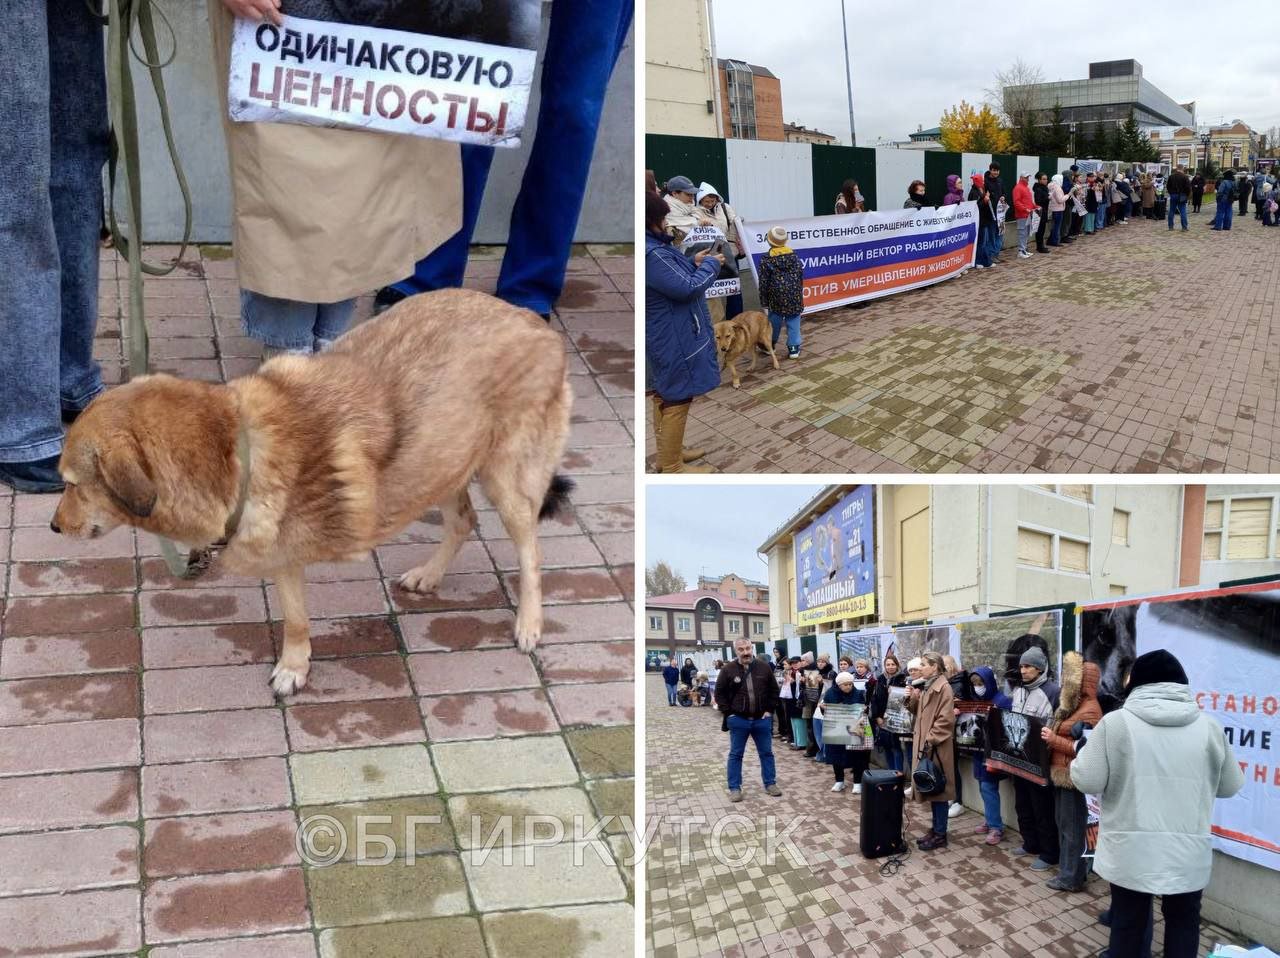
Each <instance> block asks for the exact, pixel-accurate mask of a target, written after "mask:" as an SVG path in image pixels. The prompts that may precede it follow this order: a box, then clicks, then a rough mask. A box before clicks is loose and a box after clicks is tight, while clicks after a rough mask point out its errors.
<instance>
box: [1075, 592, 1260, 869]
mask: <svg viewBox="0 0 1280 958" xmlns="http://www.w3.org/2000/svg"><path fill="white" fill-rule="evenodd" d="M1080 630H1081V637H1082V640H1083V649H1082V650H1083V653H1084V657H1085V660H1086V661H1089V662H1096V663H1097V665H1098V668H1099V671H1100V672H1101V673H1102V678H1101V681H1100V683H1099V692H1098V699H1099V701H1100V702H1101V704H1102V708H1103V711H1104V712H1106V711H1111V710H1114V709H1116V708H1119V707H1120V706H1121V704H1122V702H1123V683H1124V677H1125V674H1126V673H1127V672H1128V670H1129V668H1130V666H1132V664H1133V661H1134V659H1135V658H1137V657H1138V656H1139V655H1142V654H1144V653H1146V652H1150V651H1153V650H1155V649H1167V650H1168V651H1169V652H1171V653H1173V655H1174V656H1175V657H1176V658H1177V659H1178V661H1179V662H1181V663H1182V667H1183V669H1184V670H1185V671H1186V673H1187V678H1188V679H1189V681H1190V685H1191V694H1192V696H1193V697H1194V698H1195V702H1196V704H1197V705H1198V706H1199V707H1200V709H1201V711H1203V712H1205V713H1206V714H1208V715H1210V716H1212V717H1213V718H1214V719H1216V720H1217V721H1218V722H1219V724H1221V725H1222V728H1223V733H1224V734H1225V736H1226V739H1227V741H1228V742H1229V743H1231V747H1232V749H1233V750H1234V751H1235V757H1236V759H1237V760H1238V761H1239V762H1240V764H1241V767H1242V769H1243V771H1244V778H1245V784H1244V788H1243V789H1242V790H1241V791H1240V792H1239V794H1237V795H1235V796H1233V797H1232V798H1230V799H1225V800H1219V801H1216V802H1214V804H1213V818H1212V830H1213V847H1214V848H1215V849H1217V850H1218V851H1221V852H1223V853H1225V854H1227V855H1231V856H1233V857H1235V858H1243V859H1245V860H1246V861H1251V862H1254V863H1256V864H1258V865H1262V866H1264V867H1266V868H1270V869H1272V870H1277V871H1280V757H1277V742H1276V736H1275V729H1276V716H1277V714H1280V583H1276V582H1264V583H1257V584H1252V585H1244V586H1235V587H1230V588H1225V589H1213V590H1207V591H1203V592H1191V593H1180V594H1174V595H1168V596H1161V597H1156V598H1148V599H1137V600H1130V601H1128V602H1116V603H1097V604H1092V605H1087V606H1084V607H1083V608H1082V609H1081V611H1080Z"/></svg>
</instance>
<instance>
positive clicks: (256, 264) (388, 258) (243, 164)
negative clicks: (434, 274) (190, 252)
mask: <svg viewBox="0 0 1280 958" xmlns="http://www.w3.org/2000/svg"><path fill="white" fill-rule="evenodd" d="M232 22H233V21H232V17H231V13H230V11H228V10H227V9H226V7H224V6H223V5H222V3H221V2H219V0H209V30H210V33H211V34H212V36H213V55H214V65H215V69H216V76H217V81H216V83H217V87H218V99H219V101H220V102H221V105H222V117H223V125H224V128H225V130H226V136H227V153H228V158H229V161H230V165H231V185H232V195H233V199H232V203H233V240H234V243H235V252H236V264H237V269H238V270H239V279H240V286H241V287H242V288H244V289H250V290H253V291H254V292H257V293H262V294H264V295H266V296H275V297H279V298H281V299H292V300H297V301H299V302H304V303H333V302H338V301H339V300H343V299H350V298H351V297H354V296H358V295H360V294H361V293H366V292H369V291H370V290H373V289H377V288H378V287H380V286H385V285H387V284H388V283H393V282H395V281H396V280H400V279H404V278H405V277H406V276H409V275H410V274H411V273H412V272H413V268H414V264H415V263H416V262H417V261H418V260H420V259H422V258H423V257H424V256H426V255H427V254H428V253H430V252H431V251H432V250H433V249H435V248H436V247H437V246H439V245H440V244H441V243H443V242H444V241H445V240H447V239H448V238H449V237H450V236H452V235H453V234H454V233H456V232H457V231H458V229H459V228H460V227H461V225H462V165H461V160H460V158H459V157H460V155H459V148H458V144H456V143H450V142H446V141H444V140H433V139H426V138H424V137H417V136H399V135H394V134H389V133H371V132H367V131H363V130H338V129H326V128H324V127H314V126H299V125H296V124H290V123H233V122H231V120H230V119H229V117H228V114H227V77H228V75H229V71H230V61H231V26H232Z"/></svg>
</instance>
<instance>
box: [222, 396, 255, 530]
mask: <svg viewBox="0 0 1280 958" xmlns="http://www.w3.org/2000/svg"><path fill="white" fill-rule="evenodd" d="M236 456H237V457H239V459H240V494H239V496H237V497H236V507H235V508H234V509H232V510H231V515H230V516H228V517H227V524H226V527H225V528H224V529H223V536H222V538H223V539H224V540H230V538H231V537H232V536H233V535H235V534H236V530H237V529H239V528H240V517H241V516H243V515H244V506H245V503H246V502H248V500H249V428H248V427H247V426H246V425H245V424H244V421H243V420H241V422H240V433H239V435H238V436H237V437H236Z"/></svg>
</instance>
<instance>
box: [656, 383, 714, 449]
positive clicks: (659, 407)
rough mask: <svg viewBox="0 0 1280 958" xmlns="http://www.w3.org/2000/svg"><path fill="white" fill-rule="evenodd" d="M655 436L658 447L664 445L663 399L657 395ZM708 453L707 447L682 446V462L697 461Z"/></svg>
mask: <svg viewBox="0 0 1280 958" xmlns="http://www.w3.org/2000/svg"><path fill="white" fill-rule="evenodd" d="M653 438H654V439H655V440H656V441H657V443H658V447H659V448H661V447H662V400H661V399H659V398H658V397H657V396H654V397H653ZM706 454H707V451H706V450H705V449H685V448H684V447H683V446H681V448H680V461H681V462H695V461H696V460H698V459H701V458H702V457H703V456H705V455H706Z"/></svg>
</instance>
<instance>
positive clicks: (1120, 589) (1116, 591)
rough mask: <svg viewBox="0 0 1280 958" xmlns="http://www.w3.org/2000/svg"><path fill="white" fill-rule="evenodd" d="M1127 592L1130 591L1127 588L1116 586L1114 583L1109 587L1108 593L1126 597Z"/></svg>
mask: <svg viewBox="0 0 1280 958" xmlns="http://www.w3.org/2000/svg"><path fill="white" fill-rule="evenodd" d="M1127 591H1128V590H1126V589H1125V587H1124V586H1122V585H1115V584H1114V583H1113V584H1112V585H1109V586H1107V592H1108V594H1109V595H1111V596H1120V595H1125V594H1126V593H1127Z"/></svg>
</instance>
